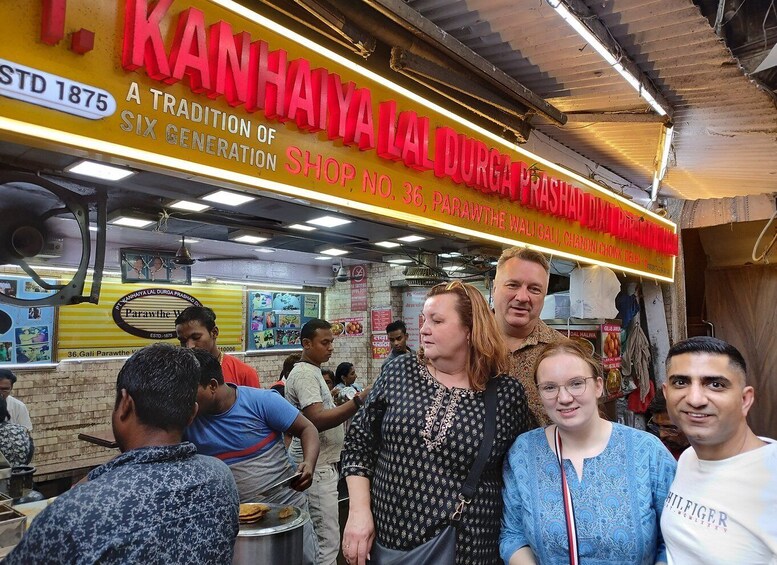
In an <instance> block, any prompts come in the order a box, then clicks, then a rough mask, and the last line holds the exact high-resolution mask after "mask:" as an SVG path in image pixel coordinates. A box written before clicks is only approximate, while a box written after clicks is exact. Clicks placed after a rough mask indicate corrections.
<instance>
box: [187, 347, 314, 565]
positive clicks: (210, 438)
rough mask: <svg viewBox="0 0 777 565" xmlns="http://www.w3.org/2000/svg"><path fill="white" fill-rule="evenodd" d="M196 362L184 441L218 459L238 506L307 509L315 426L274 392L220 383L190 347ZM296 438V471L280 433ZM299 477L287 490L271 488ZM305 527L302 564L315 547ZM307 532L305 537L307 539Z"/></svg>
mask: <svg viewBox="0 0 777 565" xmlns="http://www.w3.org/2000/svg"><path fill="white" fill-rule="evenodd" d="M193 351H194V353H195V355H196V356H197V359H198V361H199V362H200V386H199V390H198V391H197V404H199V407H200V408H199V411H198V412H197V417H196V418H195V419H194V421H193V422H192V423H191V424H190V425H189V427H188V428H187V429H186V432H185V436H184V437H185V438H186V439H187V440H189V441H191V442H192V443H193V444H194V445H196V446H197V450H198V451H199V453H201V454H203V455H211V456H213V457H217V458H218V459H221V460H222V461H224V462H225V463H226V464H227V465H228V466H229V468H230V470H231V471H232V474H233V475H234V477H235V482H236V483H237V489H238V492H239V493H240V502H268V503H276V504H289V505H293V506H297V507H299V508H302V509H305V510H306V509H307V496H306V495H305V494H304V493H303V492H302V491H304V490H305V489H307V488H308V487H309V486H310V485H311V483H312V480H313V471H314V470H315V468H316V460H317V459H318V451H319V440H318V430H317V429H316V427H315V426H314V425H313V424H312V423H311V422H310V420H308V419H307V418H305V416H303V415H302V413H301V412H300V411H299V410H297V409H296V408H294V407H293V406H292V405H291V404H290V403H289V402H288V401H287V400H286V399H285V398H283V397H282V396H281V395H280V394H278V393H277V392H275V391H274V390H263V389H257V388H253V387H244V386H236V385H234V384H231V383H227V384H225V383H224V377H223V375H222V373H221V365H220V364H219V362H218V359H216V357H214V356H213V355H211V354H210V353H209V352H207V351H204V350H202V349H194V350H193ZM284 433H288V434H291V435H292V436H295V437H298V438H300V442H301V444H302V451H303V459H302V462H301V463H300V464H299V465H298V466H297V468H296V469H294V467H293V466H292V463H291V460H290V459H289V456H288V454H287V452H286V447H285V446H284V443H283V434H284ZM295 473H300V474H301V476H300V477H299V478H298V479H296V480H295V481H294V482H292V483H291V484H290V485H289V486H288V487H281V488H273V489H270V490H269V491H268V488H270V487H271V486H272V485H274V484H276V483H278V482H279V481H282V480H283V479H285V478H288V477H291V476H293V475H294V474H295ZM305 527H306V528H311V531H310V532H306V533H305V536H304V537H305V540H306V541H305V548H304V553H305V563H306V564H307V563H310V564H312V563H313V562H314V559H315V555H316V551H317V547H315V544H316V536H315V535H314V533H313V531H312V527H311V526H310V522H308V524H307V525H306V526H305ZM308 534H309V535H308Z"/></svg>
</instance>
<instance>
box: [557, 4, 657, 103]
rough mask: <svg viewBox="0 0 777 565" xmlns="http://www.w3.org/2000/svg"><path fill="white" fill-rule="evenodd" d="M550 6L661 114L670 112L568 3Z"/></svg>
mask: <svg viewBox="0 0 777 565" xmlns="http://www.w3.org/2000/svg"><path fill="white" fill-rule="evenodd" d="M548 4H550V6H551V7H552V8H553V9H554V10H556V13H558V15H559V16H561V17H562V18H563V19H564V21H565V22H567V24H569V26H570V27H571V28H572V29H574V30H575V31H576V32H577V33H578V35H580V37H582V38H583V39H585V41H586V43H588V44H589V45H590V46H591V47H593V49H594V50H595V51H596V52H597V53H599V55H601V56H602V58H603V59H604V60H605V61H607V63H608V64H609V65H610V66H611V67H612V68H613V69H615V70H616V71H617V72H618V74H620V75H621V76H622V77H623V78H624V79H626V82H628V83H629V84H630V85H631V86H632V88H634V90H636V91H637V93H638V94H639V95H640V96H641V97H642V98H643V99H644V100H645V102H647V103H648V104H650V106H651V107H652V108H653V109H654V110H655V111H656V112H657V113H658V114H659V115H661V116H666V115H667V114H668V111H667V109H665V108H664V107H663V106H662V105H661V104H660V103H659V102H658V101H657V100H656V99H655V97H654V96H653V95H652V94H650V92H648V90H647V88H646V87H645V84H643V82H642V81H641V80H640V79H639V78H638V77H635V76H634V75H633V74H632V73H631V72H630V71H629V70H628V69H626V67H624V65H623V64H622V63H621V57H616V56H615V55H613V54H612V53H611V52H610V50H609V49H608V48H607V46H606V45H604V43H602V41H601V40H600V39H599V38H598V37H597V36H596V35H595V34H594V33H593V32H592V31H591V30H590V29H588V27H587V26H586V25H585V24H584V23H583V21H581V20H580V19H579V18H578V16H577V15H575V14H573V13H572V12H571V11H570V10H569V8H568V7H567V5H566V4H564V2H563V1H562V0H556V3H555V4H554V3H553V2H550V1H549V2H548Z"/></svg>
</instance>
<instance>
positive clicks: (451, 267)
mask: <svg viewBox="0 0 777 565" xmlns="http://www.w3.org/2000/svg"><path fill="white" fill-rule="evenodd" d="M443 270H444V271H448V272H449V273H455V272H458V271H463V270H464V267H462V266H461V265H445V266H444V267H443Z"/></svg>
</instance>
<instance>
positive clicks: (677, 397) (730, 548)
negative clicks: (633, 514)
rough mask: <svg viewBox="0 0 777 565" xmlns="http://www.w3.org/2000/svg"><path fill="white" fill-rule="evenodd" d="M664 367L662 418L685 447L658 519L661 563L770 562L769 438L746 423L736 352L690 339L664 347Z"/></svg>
mask: <svg viewBox="0 0 777 565" xmlns="http://www.w3.org/2000/svg"><path fill="white" fill-rule="evenodd" d="M666 373H667V380H666V383H664V385H663V388H664V396H665V397H666V406H667V409H668V411H669V416H670V417H671V419H672V421H673V422H674V424H675V425H676V426H677V427H678V428H680V429H681V430H682V431H683V433H684V434H685V435H686V436H687V437H688V440H689V441H690V443H691V447H692V449H686V450H685V451H684V452H683V454H682V455H681V456H680V459H679V461H678V465H677V474H676V475H675V479H674V482H673V483H672V488H671V491H670V492H669V495H668V496H667V498H666V502H665V504H664V512H663V514H662V517H661V533H662V535H663V537H664V541H665V542H666V548H667V554H668V557H669V565H672V564H677V565H696V564H698V565H702V564H703V565H743V564H747V565H777V442H775V441H774V440H772V439H768V438H760V437H758V436H756V435H755V434H754V433H753V431H752V430H751V429H750V427H749V426H748V424H747V420H746V417H747V413H748V411H749V410H750V407H751V406H752V405H753V400H754V391H753V387H752V386H748V385H747V378H746V374H747V368H746V365H745V360H744V358H743V357H742V354H741V353H740V352H739V351H738V350H737V349H736V348H735V347H733V346H732V345H730V344H728V343H726V342H725V341H721V340H719V339H716V338H713V337H694V338H691V339H688V340H685V341H682V342H679V343H676V344H675V345H674V346H672V348H671V349H670V350H669V354H668V356H667V360H666Z"/></svg>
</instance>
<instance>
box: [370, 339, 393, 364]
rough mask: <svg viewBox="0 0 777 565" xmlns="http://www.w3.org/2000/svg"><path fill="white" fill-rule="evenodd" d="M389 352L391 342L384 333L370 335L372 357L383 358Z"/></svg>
mask: <svg viewBox="0 0 777 565" xmlns="http://www.w3.org/2000/svg"><path fill="white" fill-rule="evenodd" d="M389 353H391V343H390V342H389V338H388V336H387V335H386V334H373V335H372V358H373V359H385V358H386V357H388V356H389Z"/></svg>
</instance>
